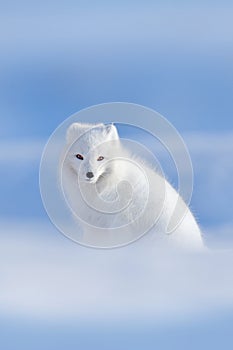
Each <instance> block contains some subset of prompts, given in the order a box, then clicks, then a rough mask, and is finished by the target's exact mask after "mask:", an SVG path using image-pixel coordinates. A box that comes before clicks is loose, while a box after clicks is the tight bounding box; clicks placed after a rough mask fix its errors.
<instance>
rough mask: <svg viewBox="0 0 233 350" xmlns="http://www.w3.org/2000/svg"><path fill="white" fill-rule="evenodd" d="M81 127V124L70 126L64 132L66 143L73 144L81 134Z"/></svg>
mask: <svg viewBox="0 0 233 350" xmlns="http://www.w3.org/2000/svg"><path fill="white" fill-rule="evenodd" d="M82 129H83V126H82V124H81V123H73V124H71V125H70V126H69V127H68V129H67V131H66V142H67V143H68V144H70V143H73V142H74V141H75V140H77V139H78V137H79V136H80V135H81V134H82Z"/></svg>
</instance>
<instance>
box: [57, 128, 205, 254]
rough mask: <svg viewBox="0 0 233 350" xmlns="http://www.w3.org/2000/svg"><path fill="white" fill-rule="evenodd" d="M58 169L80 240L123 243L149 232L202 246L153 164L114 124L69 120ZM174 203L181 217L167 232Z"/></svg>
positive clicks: (191, 221) (194, 224)
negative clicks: (128, 143)
mask: <svg viewBox="0 0 233 350" xmlns="http://www.w3.org/2000/svg"><path fill="white" fill-rule="evenodd" d="M60 170H61V171H60V180H61V186H62V189H63V194H64V196H65V199H66V201H67V203H68V205H69V208H70V209H71V211H72V213H73V216H74V217H75V218H76V219H75V220H76V221H77V223H78V224H79V226H80V227H81V229H82V231H83V243H84V244H87V245H92V246H99V247H111V246H117V245H123V244H126V243H129V242H131V241H134V240H136V239H137V238H139V237H140V236H142V235H143V234H144V233H146V232H148V231H149V232H150V233H147V234H150V235H151V239H152V240H155V241H156V240H167V241H169V242H173V243H174V242H175V244H177V245H178V246H181V247H188V248H191V249H192V248H200V247H202V246H203V242H202V237H201V232H200V229H199V227H198V225H197V222H196V220H195V218H194V216H193V215H192V213H191V211H190V210H189V208H188V207H187V206H186V204H185V203H184V201H183V200H182V199H181V197H180V196H179V195H178V193H177V192H176V191H175V189H174V188H173V187H172V186H171V185H170V184H169V183H168V182H167V181H166V179H165V178H164V177H163V176H161V175H160V174H159V173H158V172H157V171H156V170H155V169H154V168H153V167H152V166H150V165H149V164H147V163H146V162H145V161H144V160H142V159H140V158H139V157H138V156H137V155H134V154H132V151H129V150H127V149H126V147H125V146H124V144H123V142H122V140H121V139H120V138H119V135H118V132H117V128H116V126H115V125H113V124H110V125H104V124H102V123H100V124H85V123H73V124H71V125H70V126H69V128H68V130H67V135H66V147H65V152H64V154H63V156H62V164H61V169H60ZM176 205H178V207H177V209H178V210H177V212H178V213H181V214H182V213H183V215H181V218H180V220H178V222H177V225H173V226H176V227H174V230H173V232H171V233H170V234H168V233H167V232H168V227H169V224H171V218H172V215H173V213H174V208H175V206H176ZM173 219H174V217H173ZM179 221H180V222H179Z"/></svg>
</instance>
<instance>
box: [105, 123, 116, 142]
mask: <svg viewBox="0 0 233 350" xmlns="http://www.w3.org/2000/svg"><path fill="white" fill-rule="evenodd" d="M105 130H106V133H107V136H108V137H109V139H110V140H118V139H119V135H118V132H117V128H116V127H115V125H113V124H109V125H106V126H105Z"/></svg>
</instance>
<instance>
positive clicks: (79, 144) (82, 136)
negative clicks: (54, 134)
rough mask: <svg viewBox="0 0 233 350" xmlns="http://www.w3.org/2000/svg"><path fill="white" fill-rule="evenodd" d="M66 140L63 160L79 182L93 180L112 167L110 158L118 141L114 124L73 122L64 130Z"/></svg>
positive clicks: (96, 179)
mask: <svg viewBox="0 0 233 350" xmlns="http://www.w3.org/2000/svg"><path fill="white" fill-rule="evenodd" d="M66 141H67V153H66V156H65V163H66V164H67V163H68V165H69V167H70V168H71V169H72V170H73V171H74V172H75V173H76V174H77V176H78V178H79V181H81V182H89V183H96V182H97V181H98V180H100V179H101V178H102V177H105V176H107V175H108V174H109V173H111V171H112V170H113V167H112V162H111V159H113V158H114V150H115V151H116V149H117V145H118V144H119V136H118V133H117V129H116V127H115V126H114V125H113V124H110V125H104V124H84V123H73V124H71V125H70V126H69V128H68V130H67V133H66Z"/></svg>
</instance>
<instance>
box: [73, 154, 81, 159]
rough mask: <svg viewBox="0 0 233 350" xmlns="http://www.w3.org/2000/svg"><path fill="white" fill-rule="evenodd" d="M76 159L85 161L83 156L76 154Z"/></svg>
mask: <svg viewBox="0 0 233 350" xmlns="http://www.w3.org/2000/svg"><path fill="white" fill-rule="evenodd" d="M75 157H76V158H78V159H80V160H83V156H82V155H81V154H76V155H75Z"/></svg>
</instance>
